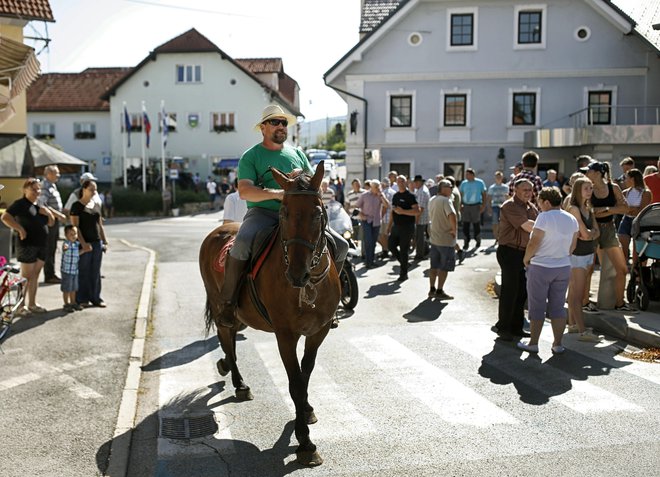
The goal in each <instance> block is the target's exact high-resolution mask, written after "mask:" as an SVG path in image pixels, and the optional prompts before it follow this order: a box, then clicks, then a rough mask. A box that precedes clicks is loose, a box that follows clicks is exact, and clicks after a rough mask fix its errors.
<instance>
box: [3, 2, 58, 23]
mask: <svg viewBox="0 0 660 477" xmlns="http://www.w3.org/2000/svg"><path fill="white" fill-rule="evenodd" d="M0 17H11V18H23V19H26V20H43V21H47V22H54V21H55V19H54V18H53V12H52V10H51V9H50V4H49V3H48V0H0Z"/></svg>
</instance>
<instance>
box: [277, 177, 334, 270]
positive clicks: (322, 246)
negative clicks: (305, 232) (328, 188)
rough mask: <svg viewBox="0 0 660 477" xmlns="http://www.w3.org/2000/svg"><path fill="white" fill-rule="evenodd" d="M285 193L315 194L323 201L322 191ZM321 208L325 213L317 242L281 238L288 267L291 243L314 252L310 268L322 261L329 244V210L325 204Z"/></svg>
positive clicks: (289, 193) (287, 192) (288, 193)
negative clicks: (327, 233)
mask: <svg viewBox="0 0 660 477" xmlns="http://www.w3.org/2000/svg"><path fill="white" fill-rule="evenodd" d="M284 195H313V196H315V197H317V198H318V199H319V201H320V202H321V194H320V192H317V191H313V190H287V191H285V192H284ZM321 205H323V202H321ZM321 209H322V210H323V215H322V217H321V231H320V233H319V238H318V240H317V241H316V243H313V242H310V241H309V240H305V239H303V238H299V237H293V238H290V239H288V240H285V239H284V238H280V241H281V243H282V249H283V250H284V263H285V264H286V266H287V267H288V266H289V245H291V244H299V245H304V246H305V247H307V248H308V249H310V250H311V251H312V252H313V255H312V262H311V263H310V270H314V269H315V268H316V267H317V266H318V264H319V263H320V262H321V258H322V257H323V252H324V251H325V250H326V244H327V239H326V237H325V233H324V230H325V227H326V225H327V224H328V212H327V211H326V210H325V207H323V206H322V207H321ZM280 220H281V219H280Z"/></svg>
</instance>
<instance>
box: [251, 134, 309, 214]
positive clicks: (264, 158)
mask: <svg viewBox="0 0 660 477" xmlns="http://www.w3.org/2000/svg"><path fill="white" fill-rule="evenodd" d="M271 166H272V167H274V168H276V169H279V170H280V171H282V172H284V173H289V172H291V171H292V170H294V169H302V170H303V171H304V172H306V173H308V174H309V173H311V172H312V167H311V166H310V165H309V161H308V160H307V156H305V153H303V152H302V151H301V150H300V149H294V148H293V147H291V146H286V145H285V146H284V148H283V149H282V150H281V151H271V150H270V149H266V148H265V147H264V146H263V145H262V144H261V143H259V144H257V145H256V146H253V147H251V148H250V149H248V150H247V151H245V152H244V153H243V155H242V156H241V160H240V161H238V180H239V181H240V180H242V179H249V180H251V181H252V182H254V185H256V186H259V187H262V188H264V189H281V187H280V185H279V184H278V183H277V182H275V179H274V178H273V174H272V173H271V172H270V171H269V170H268V168H269V167H271ZM247 206H248V209H251V208H252V207H263V208H264V209H271V210H280V201H279V200H274V199H273V200H264V201H262V202H250V201H248V202H247Z"/></svg>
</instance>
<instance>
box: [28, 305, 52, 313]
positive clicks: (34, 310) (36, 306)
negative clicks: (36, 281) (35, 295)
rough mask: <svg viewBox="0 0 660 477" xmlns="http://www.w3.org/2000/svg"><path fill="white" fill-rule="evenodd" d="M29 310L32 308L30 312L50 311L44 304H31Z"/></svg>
mask: <svg viewBox="0 0 660 477" xmlns="http://www.w3.org/2000/svg"><path fill="white" fill-rule="evenodd" d="M28 310H30V313H46V312H47V311H48V310H46V309H45V308H44V307H43V306H40V305H32V306H29V307H28Z"/></svg>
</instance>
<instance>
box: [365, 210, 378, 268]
mask: <svg viewBox="0 0 660 477" xmlns="http://www.w3.org/2000/svg"><path fill="white" fill-rule="evenodd" d="M360 224H361V225H362V230H363V231H364V255H365V259H366V260H365V261H366V265H367V266H368V267H370V266H372V265H373V264H374V256H375V254H376V241H377V240H378V233H379V232H380V225H379V226H378V227H374V224H371V223H369V222H367V221H366V220H361V221H360Z"/></svg>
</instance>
